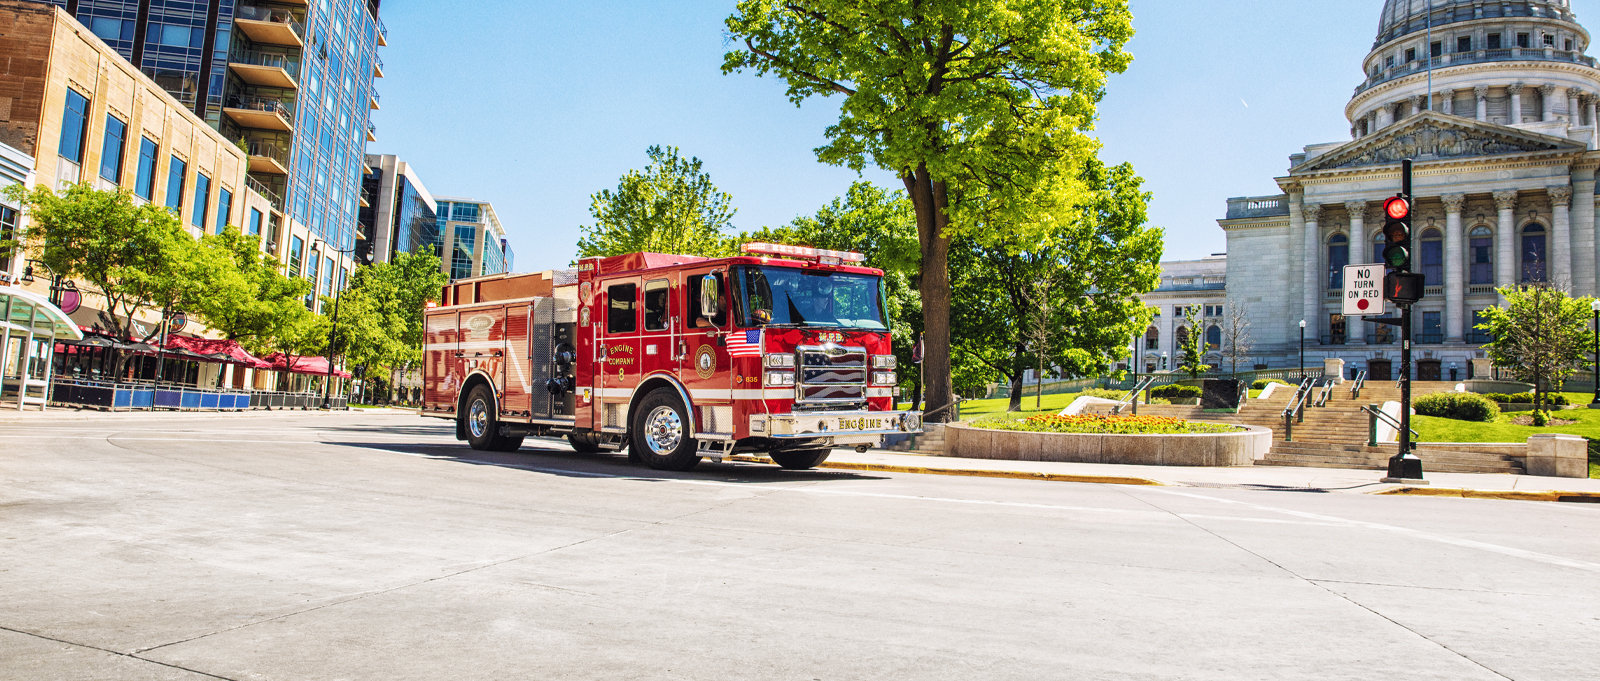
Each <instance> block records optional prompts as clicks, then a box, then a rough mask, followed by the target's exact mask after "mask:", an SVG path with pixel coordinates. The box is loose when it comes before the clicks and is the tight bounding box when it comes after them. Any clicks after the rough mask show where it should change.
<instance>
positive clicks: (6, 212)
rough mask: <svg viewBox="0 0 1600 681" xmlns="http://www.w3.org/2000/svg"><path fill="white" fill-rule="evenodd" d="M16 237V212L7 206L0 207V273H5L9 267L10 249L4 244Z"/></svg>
mask: <svg viewBox="0 0 1600 681" xmlns="http://www.w3.org/2000/svg"><path fill="white" fill-rule="evenodd" d="M16 235H17V211H15V210H12V209H11V208H10V207H8V206H0V271H5V270H6V268H9V267H10V266H11V265H10V263H11V249H9V248H6V246H5V243H6V242H8V241H10V240H11V239H13V238H14V237H16Z"/></svg>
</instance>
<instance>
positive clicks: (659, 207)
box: [578, 146, 737, 258]
mask: <svg viewBox="0 0 1600 681" xmlns="http://www.w3.org/2000/svg"><path fill="white" fill-rule="evenodd" d="M645 153H646V155H648V156H649V157H650V163H649V164H648V165H646V166H645V167H644V170H629V171H628V172H627V174H625V175H623V176H622V179H621V180H620V181H618V182H617V188H616V190H615V191H613V190H610V189H603V190H601V191H600V192H599V193H596V194H593V195H591V196H590V197H589V198H590V200H591V203H590V205H589V214H590V215H591V216H593V217H594V224H592V225H583V226H581V227H579V228H578V231H579V232H580V234H581V235H582V236H581V237H580V238H579V239H578V256H579V257H585V258H586V257H591V256H607V255H621V254H623V253H637V252H654V253H676V254H680V255H704V256H723V255H731V254H732V253H733V251H734V249H733V244H732V243H731V242H730V241H729V240H728V234H729V231H730V230H731V228H732V225H731V221H732V220H733V215H734V213H735V212H737V211H736V209H734V208H733V205H732V204H733V197H732V196H730V195H728V193H726V192H724V191H721V190H719V189H717V187H716V185H714V184H712V183H711V176H710V175H709V174H707V173H706V172H705V170H704V168H703V165H704V164H703V163H702V162H701V161H700V159H698V158H692V157H691V158H687V159H686V158H684V157H683V156H681V155H680V154H679V152H678V148H677V147H664V148H663V147H660V146H652V147H650V148H649V149H648V150H646V151H645Z"/></svg>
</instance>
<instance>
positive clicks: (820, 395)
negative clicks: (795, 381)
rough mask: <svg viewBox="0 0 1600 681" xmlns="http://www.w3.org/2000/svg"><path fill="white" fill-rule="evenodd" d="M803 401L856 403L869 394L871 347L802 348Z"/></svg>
mask: <svg viewBox="0 0 1600 681" xmlns="http://www.w3.org/2000/svg"><path fill="white" fill-rule="evenodd" d="M799 354H800V367H799V370H800V375H799V383H800V386H799V388H800V401H801V402H802V403H806V402H810V403H823V404H830V405H833V404H856V403H860V402H863V401H865V400H866V395H867V349H866V348H861V347H840V346H837V345H821V346H817V345H808V346H802V347H801V348H799Z"/></svg>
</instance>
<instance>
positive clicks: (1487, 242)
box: [1467, 225, 1494, 284]
mask: <svg viewBox="0 0 1600 681" xmlns="http://www.w3.org/2000/svg"><path fill="white" fill-rule="evenodd" d="M1467 262H1468V263H1470V264H1471V270H1472V271H1471V272H1470V273H1469V279H1468V281H1467V283H1469V284H1493V283H1494V232H1491V231H1489V228H1488V227H1485V226H1483V225H1478V226H1477V227H1473V228H1472V231H1471V232H1469V233H1467Z"/></svg>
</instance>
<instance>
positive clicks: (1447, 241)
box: [1426, 194, 1467, 343]
mask: <svg viewBox="0 0 1600 681" xmlns="http://www.w3.org/2000/svg"><path fill="white" fill-rule="evenodd" d="M1440 198H1441V199H1443V200H1444V333H1445V342H1447V343H1463V342H1466V336H1465V335H1464V329H1465V326H1464V325H1465V322H1466V299H1467V297H1466V294H1467V286H1466V283H1467V278H1466V276H1465V275H1466V267H1467V258H1466V249H1465V248H1464V247H1463V244H1464V242H1465V238H1466V235H1464V234H1462V232H1461V207H1462V206H1464V205H1466V203H1467V196H1466V195H1465V194H1445V195H1444V196H1442V197H1440ZM1426 283H1428V284H1432V283H1433V282H1426Z"/></svg>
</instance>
